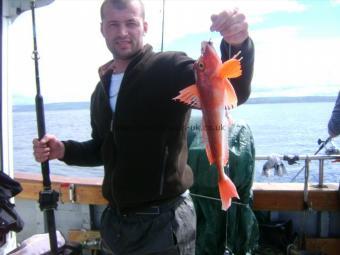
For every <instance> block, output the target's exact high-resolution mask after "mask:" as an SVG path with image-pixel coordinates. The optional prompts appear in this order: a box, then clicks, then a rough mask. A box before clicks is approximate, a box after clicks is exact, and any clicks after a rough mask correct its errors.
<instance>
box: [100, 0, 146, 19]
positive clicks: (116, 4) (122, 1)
mask: <svg viewBox="0 0 340 255" xmlns="http://www.w3.org/2000/svg"><path fill="white" fill-rule="evenodd" d="M134 1H137V2H138V3H139V4H140V6H141V16H142V18H143V19H145V9H144V4H143V2H142V1H141V0H104V2H103V3H102V5H101V7H100V17H101V19H102V20H103V18H104V6H105V5H106V4H111V6H112V7H113V8H116V9H118V10H122V9H125V8H127V6H128V4H130V3H131V2H134Z"/></svg>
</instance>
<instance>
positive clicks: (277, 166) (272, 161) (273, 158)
mask: <svg viewBox="0 0 340 255" xmlns="http://www.w3.org/2000/svg"><path fill="white" fill-rule="evenodd" d="M271 169H274V174H275V175H278V176H283V175H285V174H287V170H286V167H285V165H284V164H283V162H282V160H281V159H280V156H279V155H276V154H272V155H270V156H268V160H267V161H266V162H265V163H264V165H263V168H262V175H264V176H267V177H269V175H270V172H271Z"/></svg>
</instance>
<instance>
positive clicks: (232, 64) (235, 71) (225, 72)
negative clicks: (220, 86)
mask: <svg viewBox="0 0 340 255" xmlns="http://www.w3.org/2000/svg"><path fill="white" fill-rule="evenodd" d="M218 74H219V76H220V77H221V78H228V79H229V78H236V77H239V76H241V74H242V70H241V61H240V60H239V59H235V58H232V59H229V60H227V61H226V62H224V63H223V64H222V65H221V67H220V69H219V71H218Z"/></svg>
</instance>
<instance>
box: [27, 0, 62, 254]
mask: <svg viewBox="0 0 340 255" xmlns="http://www.w3.org/2000/svg"><path fill="white" fill-rule="evenodd" d="M31 11H32V27H33V47H34V50H33V59H34V66H35V82H36V91H37V94H36V96H35V109H36V115H37V127H38V136H39V140H40V139H42V138H43V137H44V136H45V134H46V128H45V116H44V100H43V97H42V95H41V92H40V76H39V54H38V47H37V36H36V24H35V0H31ZM41 173H42V177H43V190H42V191H40V192H39V205H40V210H41V211H43V212H44V217H45V223H46V224H45V231H46V225H47V230H48V234H49V238H50V248H51V254H52V255H57V254H58V245H57V234H56V225H55V216H54V210H55V209H56V208H57V203H58V199H59V193H58V192H56V191H54V190H52V188H51V179H50V168H49V161H48V160H47V161H45V162H42V163H41Z"/></svg>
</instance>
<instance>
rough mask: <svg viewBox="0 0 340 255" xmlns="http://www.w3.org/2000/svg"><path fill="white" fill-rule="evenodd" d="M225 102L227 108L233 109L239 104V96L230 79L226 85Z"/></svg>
mask: <svg viewBox="0 0 340 255" xmlns="http://www.w3.org/2000/svg"><path fill="white" fill-rule="evenodd" d="M224 93H225V96H224V98H225V102H224V105H225V107H226V108H227V109H233V108H235V107H236V106H237V96H236V93H235V90H234V87H233V85H231V83H230V82H229V81H227V82H226V86H225V91H224Z"/></svg>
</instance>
